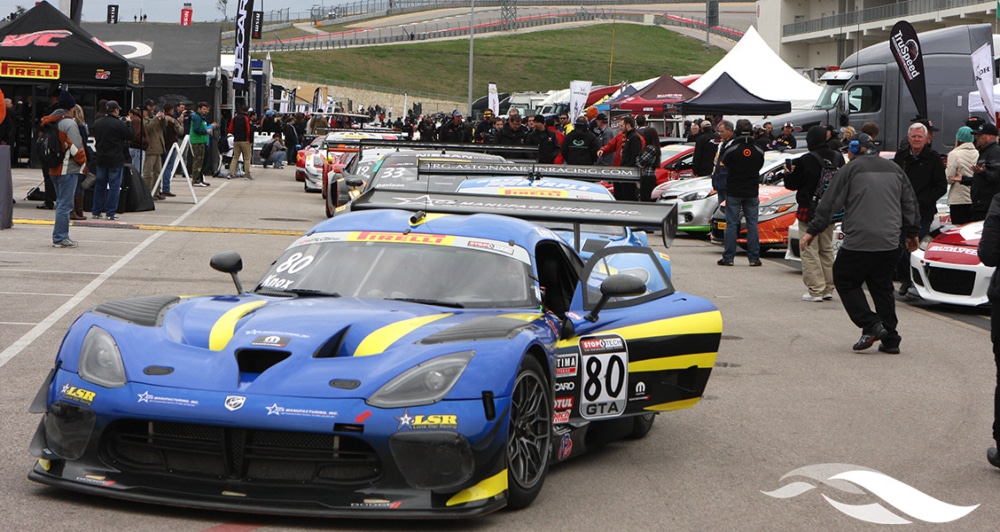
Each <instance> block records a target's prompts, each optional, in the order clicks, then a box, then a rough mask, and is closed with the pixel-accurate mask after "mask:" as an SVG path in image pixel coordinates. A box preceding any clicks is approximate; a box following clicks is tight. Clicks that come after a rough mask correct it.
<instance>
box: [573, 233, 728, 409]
mask: <svg viewBox="0 0 1000 532" xmlns="http://www.w3.org/2000/svg"><path fill="white" fill-rule="evenodd" d="M611 275H631V276H634V277H637V278H639V279H640V280H642V281H643V283H644V284H645V291H644V292H642V293H637V294H635V295H631V296H616V297H610V298H609V300H608V301H607V303H606V305H604V306H603V308H600V309H598V310H599V312H598V313H597V316H596V319H594V318H595V317H594V315H593V311H594V310H595V307H597V305H598V302H599V301H600V299H601V296H602V294H601V284H602V283H603V282H604V280H605V279H607V278H608V277H610V276H611ZM566 317H567V319H570V320H572V321H573V325H574V328H575V336H573V337H572V338H567V339H564V340H562V341H561V342H560V344H559V348H558V349H557V360H556V371H555V373H556V384H555V392H556V403H557V405H559V404H560V398H562V399H563V401H562V403H561V404H562V405H563V408H564V409H563V410H562V411H561V413H560V410H559V409H558V408H557V412H556V417H557V419H558V418H560V417H562V418H563V419H565V418H566V417H567V414H568V415H569V417H572V418H577V417H579V418H583V419H586V420H598V419H606V418H613V417H618V416H622V415H627V414H637V413H642V412H647V411H661V410H675V409H680V408H687V407H689V406H692V405H694V404H695V403H697V402H698V400H699V399H700V398H701V395H702V393H703V392H704V389H705V384H706V383H707V382H708V377H709V375H710V373H711V371H712V366H713V365H714V364H715V357H716V354H717V352H718V348H719V341H720V339H721V336H722V318H721V315H720V314H719V312H718V310H717V309H716V308H715V307H714V306H713V305H712V304H711V303H709V302H708V301H705V300H703V299H701V298H695V297H690V296H688V295H686V294H681V293H675V291H674V287H673V285H672V284H671V282H670V278H669V277H668V276H667V274H666V272H664V269H663V267H662V265H661V263H660V261H659V260H658V259H657V257H656V255H655V254H654V252H653V251H652V250H650V249H649V248H640V247H628V246H621V247H608V248H604V249H603V250H600V251H598V252H597V253H595V254H594V255H593V256H592V257H591V259H590V260H589V261H588V262H587V264H586V266H585V267H584V269H583V272H582V275H581V277H580V283H579V284H578V285H577V291H576V293H575V295H574V298H573V302H572V304H571V306H570V310H569V311H568V312H567V313H566ZM566 399H571V400H566ZM570 405H572V406H571V408H570V409H568V410H567V409H565V407H567V406H570Z"/></svg>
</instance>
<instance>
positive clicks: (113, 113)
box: [90, 100, 135, 220]
mask: <svg viewBox="0 0 1000 532" xmlns="http://www.w3.org/2000/svg"><path fill="white" fill-rule="evenodd" d="M121 111H122V108H121V106H120V105H118V102H116V101H114V100H110V101H108V103H107V105H106V107H105V112H106V114H105V115H104V116H102V117H101V118H98V119H97V121H96V122H94V126H93V127H92V128H90V133H91V136H93V137H94V148H95V149H94V175H95V176H97V180H96V181H94V205H93V206H92V208H91V209H90V212H91V214H92V215H93V218H94V219H100V218H101V215H102V214H104V213H107V216H108V219H109V220H117V219H118V215H117V214H116V212H117V210H118V199H119V197H120V195H121V191H122V174H123V172H124V169H125V153H126V145H128V143H129V141H130V140H132V138H133V137H135V132H134V131H133V129H132V123H131V122H130V121H128V120H123V119H122V118H121Z"/></svg>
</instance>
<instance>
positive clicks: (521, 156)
mask: <svg viewBox="0 0 1000 532" xmlns="http://www.w3.org/2000/svg"><path fill="white" fill-rule="evenodd" d="M360 144H361V149H362V150H364V148H366V147H375V146H377V147H380V148H399V149H407V150H440V151H442V152H445V151H471V152H475V153H488V154H490V155H499V156H501V157H506V158H508V159H514V160H518V161H537V160H538V146H507V145H501V144H473V143H469V144H449V143H445V142H420V141H415V140H381V139H361V142H360Z"/></svg>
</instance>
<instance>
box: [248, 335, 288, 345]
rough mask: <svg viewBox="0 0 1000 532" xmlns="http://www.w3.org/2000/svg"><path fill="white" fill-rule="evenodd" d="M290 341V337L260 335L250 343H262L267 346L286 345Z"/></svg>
mask: <svg viewBox="0 0 1000 532" xmlns="http://www.w3.org/2000/svg"><path fill="white" fill-rule="evenodd" d="M289 341H290V339H289V338H285V337H284V336H277V335H267V336H258V337H257V338H254V340H253V342H250V345H260V346H266V347H285V346H286V345H288V342H289Z"/></svg>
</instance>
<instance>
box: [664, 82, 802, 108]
mask: <svg viewBox="0 0 1000 532" xmlns="http://www.w3.org/2000/svg"><path fill="white" fill-rule="evenodd" d="M791 110H792V103H791V102H787V101H785V102H781V101H775V100H765V99H763V98H758V97H757V96H754V95H753V94H751V93H750V91H748V90H746V89H745V88H743V85H740V84H739V83H737V81H736V80H735V79H733V78H732V76H730V75H729V74H728V73H725V72H723V73H722V75H721V76H719V79H717V80H715V81H714V82H713V83H712V84H711V85H709V86H708V87H706V88H705V90H703V91H702V92H701V94H699V95H698V96H695V97H694V98H691V99H689V100H685V101H684V102H681V105H680V112H681V114H684V115H696V114H705V115H713V116H715V115H778V114H782V113H788V112H791Z"/></svg>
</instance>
